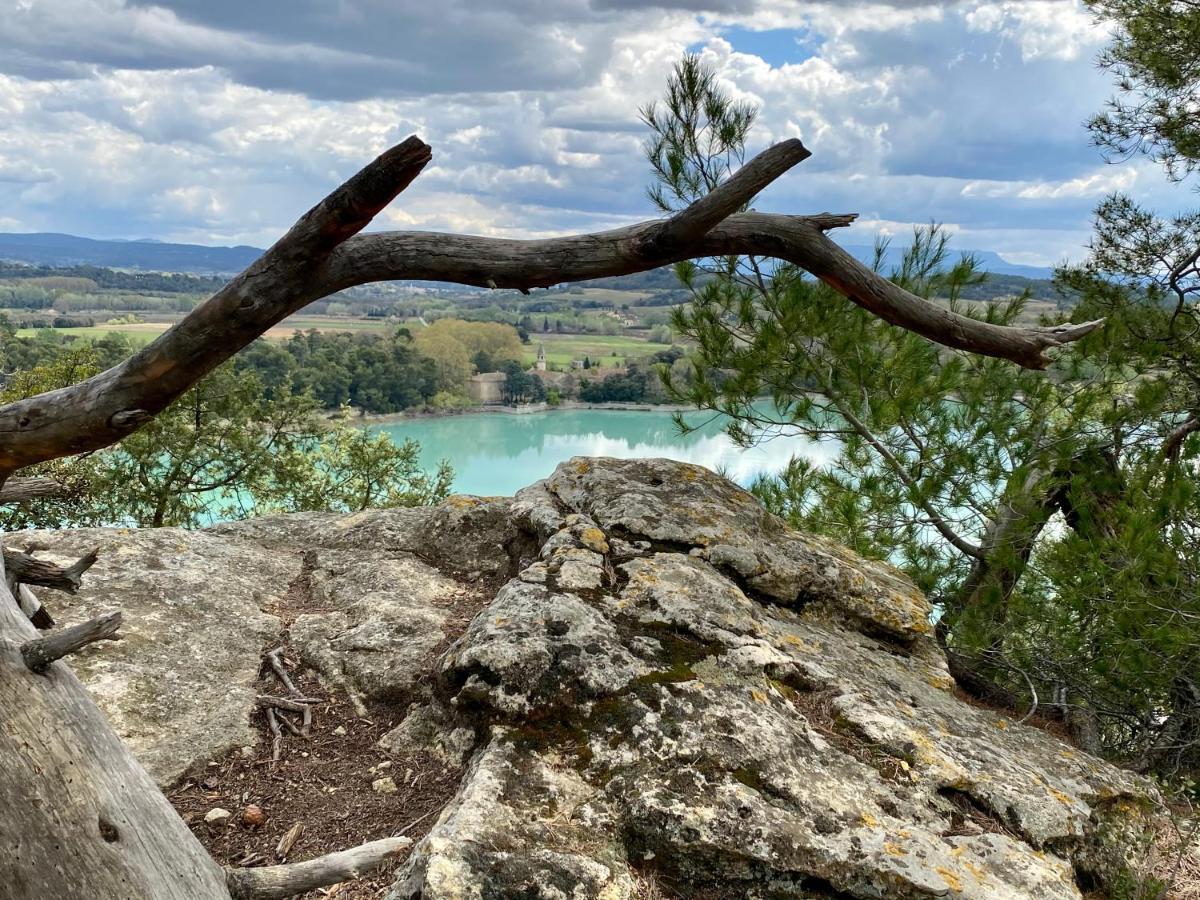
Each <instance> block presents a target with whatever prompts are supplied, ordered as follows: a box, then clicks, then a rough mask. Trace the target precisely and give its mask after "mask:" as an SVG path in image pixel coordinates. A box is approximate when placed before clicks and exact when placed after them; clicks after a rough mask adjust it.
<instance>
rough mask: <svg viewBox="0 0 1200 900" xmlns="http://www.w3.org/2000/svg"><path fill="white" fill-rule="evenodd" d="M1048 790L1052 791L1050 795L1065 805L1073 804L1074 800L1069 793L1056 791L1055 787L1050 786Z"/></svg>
mask: <svg viewBox="0 0 1200 900" xmlns="http://www.w3.org/2000/svg"><path fill="white" fill-rule="evenodd" d="M1048 790H1049V791H1050V796H1051V797H1053V798H1054V799H1055V800H1057V801H1058V802H1059V803H1061V804H1062V805H1063V806H1071V805H1072V804H1073V802H1074V801H1073V800H1072V799H1071V797H1070V795H1069V794H1064V793H1063V792H1062V791H1056V790H1055V789H1054V788H1048Z"/></svg>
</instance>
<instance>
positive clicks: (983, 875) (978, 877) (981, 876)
mask: <svg viewBox="0 0 1200 900" xmlns="http://www.w3.org/2000/svg"><path fill="white" fill-rule="evenodd" d="M963 865H964V866H966V868H967V871H968V872H970V873H971V876H972V877H973V878H974V879H975V881H976V882H978V883H979V884H983V883H984V882H985V881H987V872H986V871H984V870H983V868H981V867H980V866H977V865H975V863H973V862H971V861H970V860H966V861H964V862H963Z"/></svg>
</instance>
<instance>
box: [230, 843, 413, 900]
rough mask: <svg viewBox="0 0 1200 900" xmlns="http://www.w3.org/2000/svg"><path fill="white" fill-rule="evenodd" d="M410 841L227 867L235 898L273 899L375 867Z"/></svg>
mask: <svg viewBox="0 0 1200 900" xmlns="http://www.w3.org/2000/svg"><path fill="white" fill-rule="evenodd" d="M411 845H412V840H411V839H410V838H406V837H391V838H383V839H382V840H378V841H371V842H370V843H369V844H363V845H362V846H361V847H355V848H354V849H353V850H342V851H340V852H338V853H330V854H328V855H327V856H319V857H317V858H316V859H310V860H308V861H307V862H300V863H292V864H291V865H289V866H263V867H261V868H256V869H226V870H225V871H226V876H227V878H228V883H229V892H230V893H231V894H232V895H233V898H234V900H276V898H279V897H291V896H293V895H295V894H300V893H303V892H305V891H311V890H313V889H314V888H318V887H323V886H324V885H327V884H336V883H337V882H340V881H349V880H351V879H352V878H358V877H360V876H362V875H364V874H366V873H368V872H372V871H374V870H375V869H378V868H379V867H380V866H381V865H383V864H384V863H385V862H387V861H388V860H389V859H394V858H395V857H396V856H397V855H398V854H400V853H401V852H403V851H404V850H405V849H406V848H408V847H409V846H411Z"/></svg>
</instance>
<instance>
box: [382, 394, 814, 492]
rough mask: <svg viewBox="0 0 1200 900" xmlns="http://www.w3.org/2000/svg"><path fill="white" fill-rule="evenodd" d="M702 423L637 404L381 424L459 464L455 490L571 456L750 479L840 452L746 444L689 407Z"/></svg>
mask: <svg viewBox="0 0 1200 900" xmlns="http://www.w3.org/2000/svg"><path fill="white" fill-rule="evenodd" d="M687 418H688V421H689V424H694V425H698V426H700V427H699V429H698V430H697V431H694V432H692V433H691V434H688V435H681V434H680V433H679V432H678V430H677V429H676V427H675V424H674V422H672V421H671V416H670V414H669V413H664V412H650V411H639V410H566V411H561V412H547V413H532V414H529V415H520V416H516V415H506V414H502V413H501V414H496V413H493V414H487V413H480V414H473V415H467V416H455V417H450V418H442V419H416V420H413V421H410V422H399V423H396V424H391V425H386V426H378V429H379V430H380V431H384V432H387V433H388V434H390V435H391V436H392V437H393V438H394V439H395V440H404V439H405V438H406V437H411V438H413V439H415V440H417V441H420V443H421V458H422V461H423V463H424V464H425V465H426V466H432V465H435V464H436V463H437V461H438V460H440V459H443V458H444V459H448V460H450V464H451V465H453V466H454V470H455V479H454V490H455V491H458V492H460V493H465V494H485V495H486V494H511V493H513V492H514V491H516V490H518V489H519V488H522V487H524V486H525V485H527V484H530V483H532V482H534V481H537V480H538V479H539V478H545V477H546V476H547V475H549V474H550V473H551V472H553V471H554V468H555V466H557V465H558V464H559V463H560V462H563V461H564V460H567V459H570V458H571V457H572V456H614V457H619V458H623V459H633V458H639V457H651V456H661V457H667V458H669V459H677V460H681V461H683V462H691V463H696V464H698V465H702V466H706V467H707V468H709V469H713V470H714V471H722V472H724V473H725V474H726V475H727V476H728V477H730V478H732V479H733V480H735V481H737V482H738V483H740V484H743V485H748V484H749V483H750V482H752V481H753V480H754V479H755V478H756V477H757V476H758V475H761V474H764V473H770V472H778V471H780V470H781V469H782V468H783V467H784V466H786V465H787V463H788V460H789V459H791V458H792V457H793V456H803V457H806V458H808V459H811V460H813V461H815V462H819V463H823V462H827V461H829V460H831V459H832V458H833V457H835V456H836V454H837V444H836V442H832V441H828V442H820V443H816V442H812V441H807V440H805V439H803V438H800V437H796V436H791V435H788V436H783V435H777V434H776V435H769V436H765V438H764V439H763V440H761V441H760V442H759V443H758V444H756V445H755V446H754V447H750V448H746V449H742V448H740V447H737V446H735V445H734V444H733V442H732V441H730V439H729V437H728V436H727V435H726V434H725V433H724V432H723V431H722V422H721V421H720V420H713V419H712V417H711V416H710V415H706V414H699V413H698V414H689V415H688V417H687Z"/></svg>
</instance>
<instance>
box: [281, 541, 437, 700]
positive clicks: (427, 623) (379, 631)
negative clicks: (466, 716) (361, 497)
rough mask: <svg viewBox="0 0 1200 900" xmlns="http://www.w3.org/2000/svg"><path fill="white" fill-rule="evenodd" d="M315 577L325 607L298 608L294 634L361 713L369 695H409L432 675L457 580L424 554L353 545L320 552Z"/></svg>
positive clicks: (305, 653)
mask: <svg viewBox="0 0 1200 900" xmlns="http://www.w3.org/2000/svg"><path fill="white" fill-rule="evenodd" d="M309 577H310V581H311V582H312V583H313V584H315V585H318V586H319V587H317V588H315V589H317V590H319V591H320V593H321V597H322V604H321V605H322V606H323V607H324V609H325V610H326V611H324V612H320V613H305V614H303V615H300V616H297V618H296V620H295V622H294V623H293V624H292V628H291V638H292V642H293V643H294V644H295V646H296V647H297V648H298V649H299V650H300V653H301V655H302V657H303V659H304V661H305V662H306V663H307V664H308V665H311V666H313V667H314V668H316V669H317V670H318V671H320V672H321V674H322V676H323V677H324V678H325V679H326V680H328V681H332V682H333V683H335V684H338V685H340V686H341V687H343V688H344V689H345V690H346V691H347V692H348V693H349V694H350V696H351V698H352V699H353V700H354V701H355V702H356V703H357V705H358V706H359V711H360V714H361V713H365V707H364V706H363V705H362V704H363V701H364V700H367V699H389V698H390V699H399V698H402V697H404V696H406V695H407V694H408V692H410V691H412V690H413V688H415V687H416V686H417V684H418V683H419V682H420V680H421V679H422V677H424V676H427V675H428V673H429V670H430V665H431V662H432V654H433V652H434V650H435V649H437V648H438V647H439V646H441V645H443V644H444V643H446V642H447V636H446V634H445V631H444V626H445V624H446V619H447V609H448V608H449V607H450V606H452V605H453V603H454V600H455V598H456V596H457V595H458V591H459V588H458V585H457V584H456V583H455V582H454V581H452V580H450V579H449V578H447V577H445V576H444V575H442V574H440V573H439V572H437V571H436V570H434V569H432V568H430V567H429V566H427V565H425V564H424V563H422V562H420V561H418V560H414V559H411V558H401V559H393V558H386V557H374V558H371V557H368V556H366V555H365V554H363V553H358V552H355V551H348V550H336V551H328V550H325V551H321V552H319V553H318V554H317V555H316V568H315V570H314V571H313V572H311V573H310V576H309Z"/></svg>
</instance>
